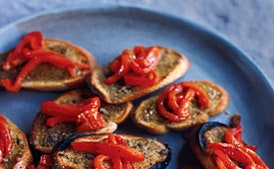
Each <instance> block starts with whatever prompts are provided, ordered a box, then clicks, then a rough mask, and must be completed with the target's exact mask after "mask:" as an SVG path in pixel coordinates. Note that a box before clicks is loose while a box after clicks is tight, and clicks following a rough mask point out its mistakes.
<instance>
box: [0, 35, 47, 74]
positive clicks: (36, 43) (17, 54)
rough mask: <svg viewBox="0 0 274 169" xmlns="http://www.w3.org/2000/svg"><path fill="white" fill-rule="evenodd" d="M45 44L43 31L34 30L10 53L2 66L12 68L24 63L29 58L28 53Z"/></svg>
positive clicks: (5, 68)
mask: <svg viewBox="0 0 274 169" xmlns="http://www.w3.org/2000/svg"><path fill="white" fill-rule="evenodd" d="M42 46H43V36H42V33H41V32H38V31H34V32H31V33H29V34H27V35H26V36H24V37H23V39H22V40H21V41H20V42H19V44H18V45H17V46H16V47H15V49H14V50H13V51H12V52H10V53H9V56H8V57H7V59H6V60H5V61H4V63H3V65H2V67H3V69H4V70H11V69H13V68H15V67H16V66H18V65H21V64H23V63H24V62H25V61H27V60H28V58H27V57H26V56H25V54H26V53H28V52H29V51H32V50H39V49H41V48H42Z"/></svg>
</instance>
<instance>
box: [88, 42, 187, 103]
mask: <svg viewBox="0 0 274 169" xmlns="http://www.w3.org/2000/svg"><path fill="white" fill-rule="evenodd" d="M157 50H158V51H157V52H158V53H157V63H158V64H157V65H155V68H153V70H154V71H155V73H156V74H157V76H158V77H157V82H156V83H154V84H152V85H145V84H146V82H143V80H142V79H140V80H139V79H138V80H136V81H139V82H140V83H143V84H144V86H142V85H138V86H135V85H126V84H125V83H124V82H123V81H121V80H120V81H117V82H116V83H113V84H110V85H109V84H106V83H105V80H106V79H107V78H108V77H110V76H112V75H113V72H112V71H111V67H112V65H111V63H109V64H107V65H105V66H103V67H98V68H96V69H94V70H93V71H92V73H91V77H90V79H89V86H90V88H91V89H92V90H93V91H95V92H96V93H98V95H99V96H100V97H101V98H102V99H103V100H105V101H106V102H108V103H112V104H117V103H124V102H127V101H131V100H134V99H137V98H139V97H141V96H144V95H146V94H148V93H151V92H153V91H155V90H157V89H159V88H161V87H163V86H165V85H167V84H169V83H171V82H173V81H174V80H176V79H178V78H179V77H181V76H182V75H183V74H184V73H185V72H186V71H187V70H188V69H189V66H190V63H189V61H188V59H187V58H186V57H185V56H184V55H182V54H179V53H177V52H175V51H174V50H172V49H169V48H165V47H157ZM123 54H124V53H122V55H123ZM120 56H121V55H119V57H120ZM117 59H119V58H116V59H114V61H115V60H117ZM154 62H156V61H154ZM132 81H133V80H132Z"/></svg>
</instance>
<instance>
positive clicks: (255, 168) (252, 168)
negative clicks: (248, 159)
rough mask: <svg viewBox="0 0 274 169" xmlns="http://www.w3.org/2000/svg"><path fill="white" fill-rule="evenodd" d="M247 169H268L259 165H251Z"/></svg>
mask: <svg viewBox="0 0 274 169" xmlns="http://www.w3.org/2000/svg"><path fill="white" fill-rule="evenodd" d="M245 169H267V168H265V167H262V166H260V165H257V164H251V165H248V166H246V167H245Z"/></svg>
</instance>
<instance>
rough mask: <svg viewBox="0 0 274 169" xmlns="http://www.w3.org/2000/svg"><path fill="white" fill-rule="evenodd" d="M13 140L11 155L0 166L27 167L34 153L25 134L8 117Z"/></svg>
mask: <svg viewBox="0 0 274 169" xmlns="http://www.w3.org/2000/svg"><path fill="white" fill-rule="evenodd" d="M5 119H6V121H7V123H8V127H9V130H10V135H11V138H12V142H13V148H12V151H11V155H10V156H7V157H4V160H3V162H2V164H0V168H2V167H3V166H4V167H5V168H26V167H27V166H28V165H29V164H31V163H32V160H33V158H32V154H31V151H30V148H29V144H28V140H27V138H26V136H25V134H24V133H23V132H22V131H21V130H20V129H19V128H18V126H17V125H15V124H14V123H13V122H12V121H10V120H9V119H8V118H6V117H5Z"/></svg>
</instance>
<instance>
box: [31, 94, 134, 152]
mask: <svg viewBox="0 0 274 169" xmlns="http://www.w3.org/2000/svg"><path fill="white" fill-rule="evenodd" d="M95 96H96V95H95V94H93V93H92V92H91V91H90V90H88V89H81V90H80V89H79V90H72V91H69V92H66V93H64V94H62V95H61V96H59V97H58V98H57V99H56V100H54V102H55V103H57V104H61V105H68V104H76V103H79V102H81V101H83V100H85V99H89V98H92V97H95ZM132 107H133V105H132V103H131V102H127V103H124V104H118V105H111V104H108V103H105V102H102V103H101V106H100V108H99V112H100V113H101V114H102V115H103V116H104V119H105V123H106V124H105V126H104V127H103V128H100V129H96V130H89V131H78V130H77V123H76V122H61V123H59V124H57V125H54V126H52V127H49V126H47V125H46V121H47V119H48V118H50V116H49V115H47V114H43V113H42V112H41V111H40V112H39V113H38V114H37V116H36V118H35V119H34V122H33V125H32V129H31V132H30V144H31V145H32V146H33V147H34V148H35V149H36V150H39V151H41V152H44V153H50V152H51V151H52V148H53V147H54V146H55V145H56V144H57V143H58V142H60V141H62V140H64V139H65V138H67V137H69V136H72V135H74V134H78V133H92V134H102V133H112V132H114V131H115V130H116V129H117V126H118V124H120V123H122V122H123V121H125V120H126V119H127V117H128V116H129V113H130V111H131V109H132ZM62 118H65V117H64V116H63V117H62Z"/></svg>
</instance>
